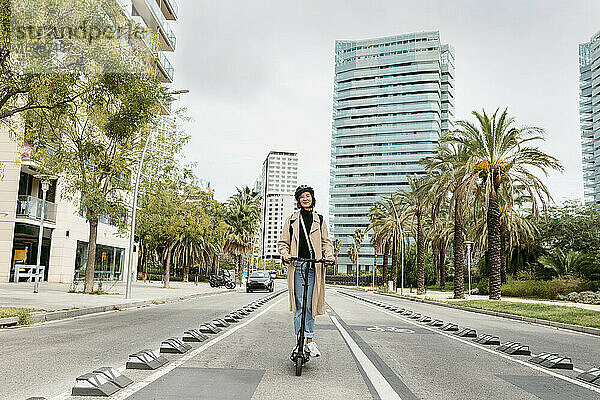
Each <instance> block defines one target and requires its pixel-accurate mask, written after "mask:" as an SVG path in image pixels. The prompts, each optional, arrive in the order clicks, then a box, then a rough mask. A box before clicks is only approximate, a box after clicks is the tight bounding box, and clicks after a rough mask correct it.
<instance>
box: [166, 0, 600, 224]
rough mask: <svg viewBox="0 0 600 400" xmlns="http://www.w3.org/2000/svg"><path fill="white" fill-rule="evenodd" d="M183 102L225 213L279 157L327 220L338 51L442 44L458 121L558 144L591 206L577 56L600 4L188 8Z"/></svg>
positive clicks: (199, 158) (556, 182)
mask: <svg viewBox="0 0 600 400" xmlns="http://www.w3.org/2000/svg"><path fill="white" fill-rule="evenodd" d="M178 2H179V9H180V12H179V15H180V18H179V21H178V22H176V23H174V24H173V28H174V31H175V32H176V34H177V51H176V52H175V53H174V54H171V57H170V58H171V60H172V62H173V64H174V65H175V82H174V83H173V88H174V89H189V90H190V93H189V94H186V95H183V96H182V97H181V101H180V102H179V104H180V105H182V106H185V107H188V109H189V115H190V117H191V118H192V119H193V122H192V123H190V124H189V125H188V126H187V131H188V133H189V134H190V135H191V136H192V141H191V143H190V146H189V149H188V151H187V157H188V159H189V160H190V161H193V162H196V163H197V174H198V176H199V177H202V178H206V179H208V180H210V182H211V186H213V188H214V189H215V197H216V198H217V199H218V200H221V201H223V200H226V199H227V198H228V197H229V196H230V195H232V194H233V193H234V192H235V187H236V186H240V187H241V186H244V185H252V184H253V182H254V180H255V179H256V178H257V176H258V175H259V173H260V169H261V166H262V162H263V161H264V159H265V157H266V155H267V153H268V152H269V151H270V150H284V151H294V152H297V153H298V155H299V159H300V161H299V163H300V171H299V183H301V184H302V183H305V184H310V185H313V186H314V187H315V190H316V195H315V197H316V198H318V199H319V205H318V211H319V212H321V213H323V214H325V215H327V214H328V196H329V194H328V193H329V162H330V138H331V123H332V108H333V78H334V45H335V40H336V39H367V38H375V37H382V36H391V35H396V34H401V33H408V32H415V31H428V30H439V31H440V35H441V40H442V42H443V43H449V44H451V45H452V46H454V48H455V53H456V77H455V87H456V109H455V112H456V117H457V118H458V119H467V118H470V117H471V115H470V112H471V111H472V110H474V109H477V110H480V109H481V108H482V107H483V108H485V109H486V110H487V111H489V112H492V111H493V110H494V109H495V108H497V107H501V108H504V107H508V108H509V112H510V113H511V114H512V115H514V116H515V117H516V118H517V123H518V124H519V125H535V126H539V127H542V128H544V129H545V130H546V132H547V140H546V142H545V143H544V144H543V148H544V149H545V150H546V151H547V152H549V153H550V154H552V155H554V156H556V157H558V158H559V159H560V160H561V162H562V163H563V165H564V167H565V171H564V173H563V174H553V175H551V176H550V177H549V178H547V179H546V182H547V184H548V185H549V187H550V189H551V192H552V193H553V196H554V198H555V200H556V201H562V200H564V199H566V198H582V196H583V183H582V171H581V147H580V134H579V110H578V79H579V75H578V44H579V43H582V42H585V41H589V39H590V38H591V36H592V35H593V34H594V33H595V32H597V31H598V30H600V1H598V0H570V1H567V0H563V1H559V0H493V1H488V0H438V1H434V0H411V1H404V0H393V1H391V0H390V1H383V0H380V1H377V0H368V1H367V0H365V1H362V0H302V1H300V0H298V1H286V0H268V1H267V0H264V1H263V0H252V1H248V0H219V1H214V0H179V1H178Z"/></svg>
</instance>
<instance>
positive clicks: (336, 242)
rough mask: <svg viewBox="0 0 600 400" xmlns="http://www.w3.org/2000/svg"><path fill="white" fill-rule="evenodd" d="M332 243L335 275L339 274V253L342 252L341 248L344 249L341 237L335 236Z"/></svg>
mask: <svg viewBox="0 0 600 400" xmlns="http://www.w3.org/2000/svg"><path fill="white" fill-rule="evenodd" d="M332 244H333V255H334V257H335V275H337V273H338V266H337V256H338V254H340V250H342V242H341V241H340V239H338V238H335V239H333V241H332Z"/></svg>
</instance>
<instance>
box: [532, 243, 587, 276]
mask: <svg viewBox="0 0 600 400" xmlns="http://www.w3.org/2000/svg"><path fill="white" fill-rule="evenodd" d="M588 258H589V256H587V255H585V254H581V253H579V252H578V251H573V250H569V251H564V250H562V249H552V251H550V252H548V253H547V254H546V255H543V256H541V257H539V258H538V261H539V262H540V263H541V264H542V265H543V266H544V267H545V268H548V269H550V270H552V271H554V272H555V273H556V275H558V277H559V278H563V277H565V276H569V275H574V274H575V272H576V271H577V270H578V269H579V266H580V265H581V264H583V263H584V262H586V261H587V259H588Z"/></svg>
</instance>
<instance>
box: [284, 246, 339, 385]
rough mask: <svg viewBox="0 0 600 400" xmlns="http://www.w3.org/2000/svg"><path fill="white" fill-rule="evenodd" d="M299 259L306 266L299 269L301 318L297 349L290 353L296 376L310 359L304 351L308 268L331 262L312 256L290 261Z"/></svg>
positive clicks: (293, 259)
mask: <svg viewBox="0 0 600 400" xmlns="http://www.w3.org/2000/svg"><path fill="white" fill-rule="evenodd" d="M296 261H301V262H304V265H305V266H306V267H305V268H304V272H302V271H301V273H302V277H303V278H304V293H303V294H302V319H301V322H300V332H299V334H298V343H297V346H296V348H297V351H296V353H295V354H292V359H293V360H294V364H296V376H300V375H302V367H303V366H304V364H305V363H307V362H308V361H309V360H310V354H309V353H306V352H305V351H304V328H305V324H306V299H307V298H308V271H309V268H314V267H315V264H316V263H322V264H324V265H326V264H333V262H332V261H330V260H325V259H320V260H315V259H313V258H297V257H292V262H296Z"/></svg>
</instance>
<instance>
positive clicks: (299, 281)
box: [294, 261, 315, 339]
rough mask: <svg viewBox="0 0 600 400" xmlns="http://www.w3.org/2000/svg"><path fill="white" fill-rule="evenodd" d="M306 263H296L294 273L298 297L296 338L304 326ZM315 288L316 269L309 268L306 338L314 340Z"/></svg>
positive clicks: (295, 317)
mask: <svg viewBox="0 0 600 400" xmlns="http://www.w3.org/2000/svg"><path fill="white" fill-rule="evenodd" d="M305 269H306V263H305V262H302V261H297V262H296V270H295V271H294V296H295V297H296V315H294V333H295V334H296V336H297V335H298V334H299V333H300V325H301V324H302V296H303V295H304V277H303V275H304V273H305ZM314 286H315V269H314V268H309V272H308V293H307V294H306V317H305V320H304V337H306V338H311V339H312V338H313V336H314V332H315V319H314V318H313V314H312V295H313V288H314Z"/></svg>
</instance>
